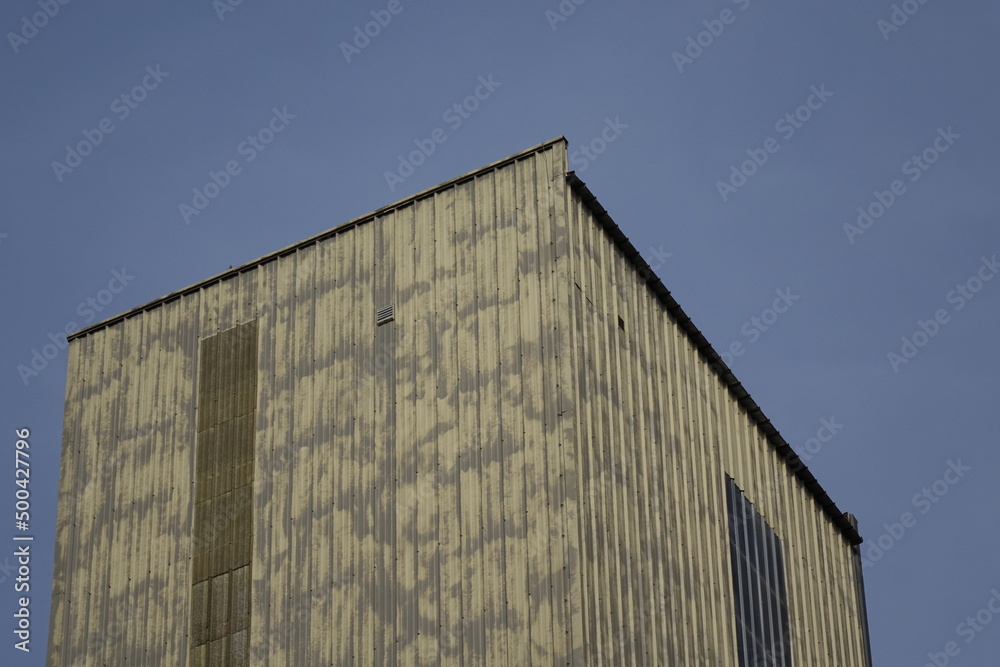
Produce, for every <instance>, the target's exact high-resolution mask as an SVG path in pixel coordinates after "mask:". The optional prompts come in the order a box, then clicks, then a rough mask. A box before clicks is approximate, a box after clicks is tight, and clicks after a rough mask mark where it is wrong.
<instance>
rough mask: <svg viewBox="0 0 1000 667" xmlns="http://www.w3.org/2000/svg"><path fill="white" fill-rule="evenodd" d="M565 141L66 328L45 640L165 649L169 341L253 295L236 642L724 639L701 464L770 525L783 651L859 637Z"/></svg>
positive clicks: (725, 647)
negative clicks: (728, 480)
mask: <svg viewBox="0 0 1000 667" xmlns="http://www.w3.org/2000/svg"><path fill="white" fill-rule="evenodd" d="M566 169H567V160H566V152H565V144H564V142H563V141H562V140H556V141H553V142H548V143H546V144H543V145H541V146H539V147H536V148H534V149H531V150H529V151H526V152H524V153H523V154H521V155H519V156H516V158H515V159H510V160H506V161H502V162H500V163H496V164H494V165H491V166H490V167H489V168H487V169H484V170H481V171H479V172H476V173H474V174H470V175H467V176H466V177H462V178H460V179H456V180H454V181H451V182H449V183H448V184H445V185H444V186H441V187H439V188H437V189H435V190H432V191H429V192H427V193H423V194H421V195H419V196H417V197H415V198H412V199H411V200H408V201H406V202H402V203H400V204H397V205H393V206H391V207H387V208H385V209H382V210H380V211H379V212H377V213H376V214H374V215H372V216H369V217H366V218H364V219H359V221H355V222H354V223H350V224H348V225H345V226H342V227H341V228H338V229H336V230H334V231H333V232H329V233H325V234H323V235H320V236H318V237H315V238H314V239H311V240H309V241H307V242H304V243H302V244H299V245H297V246H295V247H291V248H288V249H285V250H283V251H280V252H279V253H275V254H274V255H271V256H268V257H267V258H263V259H262V260H260V261H258V262H254V263H252V264H248V265H246V266H244V267H240V268H239V269H236V270H234V271H231V272H228V273H227V274H225V275H224V276H222V277H219V278H217V279H213V280H212V281H209V282H206V283H203V284H201V285H200V286H196V287H195V288H189V289H187V290H184V291H183V292H180V293H177V294H175V295H172V296H170V297H168V298H166V299H165V301H164V302H162V303H160V304H151V305H148V306H145V307H142V308H139V309H136V310H135V311H131V312H130V313H129V314H128V316H127V317H125V318H116V319H113V320H111V321H109V322H106V323H103V324H102V325H100V326H98V327H94V328H92V329H90V330H88V331H87V332H84V333H83V334H80V335H78V336H76V337H75V338H74V340H73V341H72V344H71V350H70V374H69V384H68V387H67V409H66V423H65V428H64V451H63V461H62V466H63V467H62V475H63V476H62V480H61V487H60V498H61V504H60V510H59V523H58V527H57V531H58V532H57V555H56V584H55V586H54V596H53V608H52V609H53V611H52V618H53V623H52V634H51V638H50V658H49V662H50V664H53V665H61V664H77V663H79V664H101V663H102V662H107V663H108V664H119V663H120V662H121V661H122V660H123V658H124V657H125V656H126V655H128V657H129V662H131V663H135V664H140V665H141V664H149V665H161V664H162V665H176V664H184V661H185V660H186V656H187V654H188V650H189V642H188V633H189V626H190V609H191V604H192V599H191V594H190V591H191V581H192V579H191V577H192V569H191V568H192V557H193V553H192V546H191V544H192V535H191V531H192V521H193V517H194V498H193V496H194V476H193V471H194V469H195V432H196V416H197V411H196V401H195V399H196V395H195V391H196V387H197V369H198V348H199V341H200V340H203V339H205V338H208V337H210V336H213V335H215V334H218V333H219V332H220V331H225V330H227V329H230V328H232V327H235V326H237V325H239V324H242V323H245V322H248V321H250V320H254V319H256V320H257V322H258V327H259V330H260V339H259V345H260V347H259V354H258V367H257V371H256V372H257V380H256V385H257V405H256V412H255V436H254V437H255V452H254V482H253V496H254V512H253V522H254V523H253V546H252V549H253V565H252V584H251V587H252V596H251V616H252V619H253V620H252V627H253V632H252V633H251V644H250V664H251V665H264V664H271V665H320V664H331V665H340V664H407V665H408V664H422V663H435V664H438V663H440V664H509V665H522V664H556V663H558V664H572V665H577V664H683V665H695V664H720V665H731V664H734V663H733V660H734V656H735V653H734V650H735V649H734V647H733V640H732V634H733V615H732V610H731V608H730V607H729V605H730V604H731V603H730V602H729V600H730V598H731V592H730V584H729V581H730V571H729V569H728V567H729V564H728V546H727V532H726V531H727V528H726V522H725V518H726V517H725V510H724V507H725V496H724V487H723V482H724V478H723V475H724V473H725V472H729V473H730V474H732V475H733V477H735V478H736V479H737V481H739V482H740V483H741V485H743V488H746V489H747V494H748V496H749V497H750V498H751V499H752V500H753V501H754V502H755V503H756V504H757V507H758V508H759V509H760V511H761V513H762V514H763V515H764V516H765V517H767V518H768V521H769V523H770V524H771V525H772V526H774V527H775V530H776V531H777V532H778V534H779V535H781V537H782V539H783V540H784V542H785V544H786V549H787V551H786V553H787V556H788V561H789V573H788V580H789V589H790V595H791V596H793V601H792V614H793V617H794V619H793V626H794V627H795V628H796V631H797V632H799V633H800V635H799V636H798V637H797V644H796V647H797V649H796V650H798V651H801V655H798V654H797V655H796V660H797V661H800V662H801V663H802V664H816V665H824V664H838V665H853V664H861V663H860V662H856V661H854V659H853V657H851V656H852V655H853V653H851V651H853V650H854V649H853V647H854V646H856V645H858V644H857V643H855V641H854V639H855V638H856V637H857V636H858V633H857V631H856V629H854V628H853V627H850V623H851V622H852V620H851V616H850V614H849V613H848V612H845V611H844V610H843V609H841V608H840V607H836V608H835V605H833V604H832V603H830V604H827V602H820V603H817V602H815V601H817V600H828V599H829V596H830V594H831V591H841V592H842V595H843V596H844V598H843V600H844V602H843V604H842V605H841V606H843V605H849V604H851V603H852V601H853V600H854V590H855V588H854V587H853V585H852V584H853V580H852V579H850V567H849V566H850V561H849V558H848V554H849V550H848V548H847V544H846V542H845V541H844V540H843V539H842V538H841V537H840V535H839V533H838V532H837V530H836V529H835V528H834V527H833V526H832V525H831V524H830V521H829V518H828V517H827V516H826V515H824V514H823V513H822V512H820V511H818V509H817V507H816V504H815V503H814V502H813V501H812V499H811V496H810V495H809V494H808V493H807V491H806V490H805V489H804V488H802V487H801V485H800V484H799V483H798V482H797V481H796V480H795V479H794V478H791V477H790V476H789V473H788V472H787V469H786V468H785V467H783V465H784V464H781V465H779V464H778V462H777V461H776V456H775V453H774V451H773V450H772V449H769V446H768V444H767V442H766V441H765V440H764V439H763V436H762V435H761V434H760V432H759V430H758V429H757V428H756V426H755V424H754V422H753V421H752V420H751V419H750V418H749V417H747V415H746V414H744V413H743V412H741V409H740V407H739V406H738V404H737V403H736V401H735V400H734V399H733V397H732V395H731V394H730V393H729V392H728V391H727V390H726V388H725V387H724V386H722V384H721V383H720V382H719V380H718V379H717V376H716V375H714V374H713V373H711V371H710V370H709V369H708V367H707V366H706V364H705V362H704V361H703V360H702V359H701V358H700V357H699V355H698V352H697V351H696V350H695V349H694V347H693V345H692V343H691V342H690V338H689V337H688V336H687V335H686V334H685V333H684V332H682V331H681V330H680V329H679V328H678V327H677V326H676V325H674V324H673V323H672V322H671V321H670V318H669V317H668V316H667V314H666V312H665V310H664V308H663V306H662V304H660V303H659V302H657V301H656V300H655V299H654V298H653V296H652V295H651V294H650V292H649V289H648V288H647V287H646V286H645V285H644V284H642V283H641V281H638V280H636V278H635V276H634V268H632V265H631V264H630V263H629V261H628V260H627V259H625V257H624V256H623V255H622V253H621V251H620V250H619V249H618V248H617V247H616V246H615V245H614V244H613V243H612V241H611V239H610V238H609V236H608V234H607V233H606V232H605V231H604V229H603V228H602V227H600V226H599V225H598V224H596V223H595V220H594V218H593V213H592V212H591V210H590V208H588V206H585V205H584V204H583V203H582V202H581V201H580V199H579V197H578V196H577V195H576V194H575V193H574V192H573V191H572V190H571V189H570V188H569V187H568V184H567V181H566V176H565V174H566ZM612 277H613V281H611V282H609V279H611V278H612ZM387 305H394V306H395V321H393V322H391V323H388V324H385V325H382V326H376V324H375V312H376V310H377V309H378V308H380V307H383V306H387ZM619 317H621V318H622V320H623V324H624V327H625V328H624V331H623V330H622V329H621V328H619V324H618V318H619ZM103 469H107V470H109V472H108V474H106V475H101V471H102V470H103ZM96 476H99V478H95V477H96ZM720 508H723V509H720ZM125 526H128V529H126V528H125ZM126 531H128V532H126ZM129 535H132V536H135V538H136V539H131V540H130V539H128V536H129ZM796 596H797V597H796ZM807 601H812V602H809V603H807ZM817 605H818V606H817ZM121 609H126V613H125V614H124V615H122V612H121ZM833 611H836V613H837V614H840V616H839V617H837V618H836V619H835V620H833V621H831V620H829V619H826V618H823V617H822V614H824V613H828V612H833ZM841 617H842V618H841ZM112 619H115V620H116V621H117V622H118V623H119V624H120V626H121V628H122V632H121V636H120V637H115V638H113V639H112V638H109V637H108V636H107V635H106V634H105V633H104V629H105V628H106V627H108V623H109V622H111V621H112ZM838 642H839V644H838ZM828 653H829V655H832V656H843V661H841V662H837V661H836V660H834V659H833V658H830V657H828ZM820 655H822V656H823V657H822V658H820V657H819V656H820ZM806 656H808V657H810V658H813V659H814V661H813V662H809V661H808V660H806ZM824 660H828V662H823V661H824Z"/></svg>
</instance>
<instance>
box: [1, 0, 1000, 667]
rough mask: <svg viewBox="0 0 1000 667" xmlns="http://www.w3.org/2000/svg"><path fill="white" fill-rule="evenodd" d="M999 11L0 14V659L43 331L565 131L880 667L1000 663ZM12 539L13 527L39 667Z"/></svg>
mask: <svg viewBox="0 0 1000 667" xmlns="http://www.w3.org/2000/svg"><path fill="white" fill-rule="evenodd" d="M46 11H47V12H48V14H51V16H49V15H47V14H46ZM372 12H375V14H372ZM390 19H391V20H390ZM998 19H1000V6H998V5H996V4H995V3H985V2H977V3H948V2H944V1H943V0H921V1H920V2H918V1H917V0H906V1H905V2H902V1H899V2H897V3H896V5H895V9H894V5H893V3H892V2H890V1H889V0H883V1H878V0H866V1H864V2H861V1H860V0H854V1H851V2H837V3H832V2H817V1H808V2H795V3H769V2H764V1H763V0H713V1H712V2H694V1H691V0H684V1H680V2H669V3H660V2H651V1H645V2H639V1H628V0H625V1H619V2H611V1H610V0H584V1H581V0H563V2H562V3H561V4H560V2H559V0H538V1H533V2H527V1H524V0H512V1H508V2H503V3H499V2H497V3H457V2H450V3H449V2H429V1H426V0H399V2H398V3H397V2H390V1H389V0H376V1H374V2H338V3H326V2H322V3H321V2H308V1H306V2H293V3H276V2H264V1H263V0H243V1H242V2H239V3H238V4H237V0H216V1H215V2H213V1H212V0H199V1H198V2H181V3H152V2H134V1H133V2H124V1H121V0H111V1H105V2H100V3H87V2H82V1H76V2H72V1H69V0H8V1H7V2H5V3H3V6H2V8H0V29H2V33H3V34H4V35H5V36H4V42H3V44H0V90H2V92H3V96H4V102H3V104H2V107H0V109H2V110H0V114H2V120H3V123H2V127H3V130H2V131H3V156H2V161H0V193H2V199H0V205H2V215H0V278H2V285H3V299H4V301H3V309H2V312H3V315H4V317H3V323H2V325H0V341H2V343H0V350H2V355H3V363H2V364H0V373H2V374H0V377H2V378H3V379H2V381H0V404H2V406H3V410H2V413H0V422H2V431H0V432H2V437H0V448H2V451H7V452H8V454H7V455H6V457H5V460H6V461H7V464H6V467H5V468H3V469H0V514H4V513H6V514H5V515H6V516H8V517H9V519H10V520H9V522H8V523H6V524H0V579H2V581H0V618H2V619H7V620H0V664H5V665H42V664H43V662H44V652H45V646H46V640H47V630H48V612H49V597H50V594H51V572H52V542H53V532H54V525H55V505H56V495H57V493H56V489H57V482H58V474H59V471H58V462H59V451H60V440H61V423H62V407H63V406H62V403H63V397H64V387H65V380H66V353H65V351H64V350H63V349H62V343H61V342H60V343H54V342H52V341H53V340H59V334H61V333H62V332H64V331H65V330H66V329H67V328H69V329H73V328H74V327H80V326H83V325H85V324H87V323H90V322H93V321H96V320H98V319H102V318H104V317H105V316H108V315H112V314H116V313H118V312H121V311H124V310H127V309H129V308H132V307H134V306H136V305H139V304H142V303H144V302H146V301H149V300H151V299H154V298H156V297H158V296H161V295H163V294H166V293H168V292H171V291H173V290H176V289H178V288H181V287H184V286H187V285H189V284H191V283H194V282H197V281H199V280H201V279H203V278H206V277H208V276H210V275H214V274H216V273H218V272H220V271H222V270H225V269H226V268H228V267H229V266H230V265H239V264H241V263H243V262H246V261H248V260H251V259H253V258H256V257H258V256H260V255H263V254H266V253H268V252H270V251H272V250H275V249H277V248H279V247H283V246H286V245H288V244H291V243H294V242H296V241H299V240H301V239H303V238H306V237H308V236H310V235H312V234H315V233H317V232H320V231H322V230H324V229H328V228H330V227H333V226H335V225H337V224H338V223H341V222H344V221H346V220H349V219H351V218H354V217H356V216H358V215H361V214H364V213H366V212H368V211H371V210H373V209H375V208H378V207H380V206H382V205H385V204H388V203H391V202H392V201H395V200H397V199H401V198H403V197H405V196H407V195H409V194H412V193H414V192H417V191H419V190H422V189H424V188H427V187H430V186H433V185H435V184H437V183H440V182H442V181H444V180H447V179H449V178H451V177H453V176H456V175H458V174H461V173H464V172H467V171H470V170H473V169H475V168H478V167H480V166H482V165H485V164H487V163H489V162H492V161H494V160H497V159H499V158H502V157H505V156H507V155H510V154H512V153H515V152H518V151H520V150H522V149H524V148H527V147H529V146H532V145H535V144H537V143H540V142H542V141H545V140H547V139H550V138H552V137H555V136H558V135H565V136H566V137H567V138H568V139H569V141H570V150H571V155H572V161H573V168H575V169H576V171H577V173H578V174H579V175H580V177H581V178H582V179H583V180H584V181H586V182H587V184H588V185H589V186H590V188H591V189H592V190H593V192H594V193H595V194H596V195H597V196H598V197H599V198H600V199H601V202H602V203H603V205H604V206H605V207H606V208H607V209H608V210H609V211H610V213H611V215H612V216H613V217H614V218H615V220H616V221H617V222H618V223H619V225H620V226H621V227H622V229H623V230H624V232H625V233H626V234H627V235H628V236H629V237H630V238H631V240H632V241H633V243H634V244H635V245H636V247H637V248H638V249H639V250H640V251H641V252H642V253H643V255H644V257H645V258H646V259H647V260H648V261H649V262H650V264H652V265H654V267H657V271H658V273H659V275H660V276H661V277H662V279H663V281H664V282H665V284H666V285H667V287H668V288H669V289H670V290H671V291H672V292H673V293H674V295H675V297H676V298H677V300H678V301H679V302H680V304H681V305H682V306H683V307H684V308H685V310H686V311H687V312H688V313H689V314H690V315H691V317H692V318H693V319H694V321H695V323H696V324H697V326H698V327H699V328H700V329H702V330H703V331H704V332H705V334H706V336H707V337H708V339H709V340H710V341H711V342H712V343H713V345H714V346H715V347H716V349H717V350H718V351H719V352H720V353H726V354H728V355H729V356H728V357H727V359H729V360H731V365H732V368H733V370H734V371H735V373H736V375H737V377H739V378H740V379H741V380H742V382H743V383H744V385H745V386H746V387H747V389H748V390H749V391H750V392H751V394H752V395H753V396H754V398H755V399H756V400H757V401H758V402H759V403H760V405H761V406H762V407H763V409H764V411H765V413H766V414H767V415H768V416H769V417H770V418H771V420H772V421H773V422H774V424H775V425H776V426H777V427H778V429H779V430H780V431H781V433H782V434H783V435H784V437H785V438H786V439H787V440H788V441H789V442H790V443H792V445H793V446H794V447H795V448H796V449H797V450H798V451H800V452H801V453H805V454H808V455H809V457H810V458H809V466H810V468H811V470H812V471H813V472H814V473H815V475H816V476H817V477H818V479H819V480H820V482H821V483H822V484H823V485H824V487H825V488H826V489H827V491H828V492H829V493H830V495H831V496H832V498H833V499H834V500H835V501H836V502H837V503H838V505H839V506H840V507H841V508H842V509H844V510H847V511H850V512H853V513H855V514H856V515H857V516H858V518H859V520H860V529H861V532H862V534H863V535H864V536H865V537H866V544H865V554H866V559H867V560H868V561H869V563H870V566H868V567H866V570H865V578H866V585H867V591H868V605H869V612H870V617H871V632H872V642H873V647H874V654H875V663H876V664H877V665H879V666H885V665H892V666H895V665H901V666H909V665H912V666H914V667H920V666H922V665H924V664H934V663H933V662H930V660H931V659H930V658H929V657H928V654H931V655H932V656H933V655H935V654H939V655H938V656H937V660H938V663H937V664H943V663H942V662H941V661H942V659H943V658H942V656H941V655H940V654H943V653H945V652H946V651H949V650H950V651H951V655H950V656H947V660H948V664H951V665H959V666H968V667H980V666H983V665H994V664H996V656H997V655H1000V617H997V618H994V614H993V613H992V612H990V611H989V610H988V609H989V604H990V603H991V598H992V597H993V596H994V595H996V596H997V599H996V600H995V601H993V602H992V605H993V607H994V609H1000V592H998V593H995V591H1000V569H998V567H997V563H998V562H1000V561H998V557H997V554H998V552H1000V537H998V535H1000V530H998V528H1000V526H998V523H1000V514H998V511H997V510H998V508H1000V500H998V496H997V492H996V491H997V483H996V480H997V474H998V472H1000V451H998V447H997V444H998V428H997V427H998V423H997V422H998V412H1000V411H998V410H997V398H998V390H997V366H998V361H1000V352H998V347H997V344H996V342H997V328H998V324H1000V316H998V312H1000V278H998V277H997V275H996V274H997V273H998V272H1000V266H998V265H997V264H996V261H997V258H998V257H1000V233H998V211H997V209H998V206H997V204H996V201H997V200H996V196H995V193H996V191H997V187H996V178H997V175H998V169H997V159H998V157H997V156H998V155H1000V133H998V130H997V118H998V110H1000V109H998V107H1000V103H998V102H1000V100H998V92H997V87H996V81H995V75H994V70H995V67H996V65H997V63H998V54H1000V45H998V42H997V39H996V35H997V33H998V27H1000V25H998V23H1000V21H998ZM378 20H381V21H382V23H384V24H385V25H378V24H370V25H368V24H369V22H372V21H378ZM366 29H367V31H368V32H369V33H370V34H372V35H374V36H367V35H364V32H365V30H366ZM477 93H478V98H477V97H476V96H477ZM470 96H471V98H470ZM455 105H459V106H458V108H457V109H456V106H455ZM435 131H437V132H435ZM435 138H436V139H437V140H438V141H435ZM442 139H443V141H442ZM421 146H422V147H423V150H424V152H425V153H430V155H428V156H423V155H420V156H417V159H416V160H415V161H417V162H420V163H421V164H419V166H416V167H415V168H414V169H413V170H412V173H411V172H410V169H409V165H401V164H400V156H401V155H403V156H405V157H406V160H407V161H409V157H408V156H409V155H410V154H411V153H412V152H413V151H417V150H420V147H421ZM431 147H433V152H432V153H431V151H430V148H431ZM227 167H228V168H229V170H230V171H229V173H226V170H227ZM387 172H389V173H390V174H394V175H389V176H387ZM213 173H214V174H215V177H214V178H215V183H216V184H217V187H212V185H209V184H212V182H213V177H212V176H211V174H213ZM223 184H224V185H223ZM206 186H207V187H206ZM196 189H197V190H198V193H196V192H195V190H196ZM206 190H207V191H206ZM991 192H992V193H994V194H992V195H991V194H990V193H991ZM202 197H204V198H202ZM990 202H993V203H990ZM859 208H860V209H861V211H860V212H859ZM778 310H782V311H784V312H780V313H779V312H778ZM904 339H905V340H904ZM47 345H49V346H50V347H48V348H46V346H47ZM36 352H37V355H38V356H36ZM890 355H894V356H890ZM47 357H51V358H47ZM33 358H34V365H35V368H32V363H33ZM19 367H23V368H21V369H20V370H19ZM28 369H30V372H29V370H28ZM19 428H28V429H30V432H31V435H30V438H29V440H30V444H31V449H30V453H31V456H32V458H31V459H30V463H31V468H30V470H31V481H30V492H31V497H30V503H31V510H30V514H31V516H30V529H29V531H27V532H26V533H21V532H20V531H18V530H17V529H16V528H15V525H14V517H13V514H14V511H15V507H14V503H15V491H16V489H17V487H16V486H15V478H14V474H15V473H14V467H15V455H14V450H15V446H16V445H15V442H16V439H17V438H16V435H15V429H19ZM810 439H812V440H810ZM896 524H899V525H898V526H897V525H896ZM3 526H6V527H3ZM15 534H22V535H23V534H30V535H33V536H34V537H35V541H34V542H33V543H32V547H31V549H32V558H31V563H30V568H31V573H30V586H31V590H30V596H31V603H30V610H31V626H30V627H31V632H32V634H31V643H30V648H31V652H30V654H24V653H22V652H20V651H17V650H15V649H14V647H13V644H14V641H15V638H14V634H13V628H14V623H13V619H12V614H13V613H14V610H15V604H16V603H15V600H16V597H18V596H17V595H16V594H15V592H14V585H15V583H16V582H15V577H16V574H15V573H14V570H13V569H12V565H14V564H15V560H16V559H15V558H14V556H13V552H14V548H15V546H14V544H15V543H14V542H13V540H12V537H13V536H14V535H15ZM4 544H6V545H7V546H3V545H4ZM879 546H881V547H882V550H881V551H879V550H877V547H879ZM873 548H876V550H874V551H872V549H873ZM977 614H978V616H979V618H978V620H976V617H977ZM967 619H971V623H970V621H968V620H967ZM949 642H953V643H954V644H953V645H951V646H949Z"/></svg>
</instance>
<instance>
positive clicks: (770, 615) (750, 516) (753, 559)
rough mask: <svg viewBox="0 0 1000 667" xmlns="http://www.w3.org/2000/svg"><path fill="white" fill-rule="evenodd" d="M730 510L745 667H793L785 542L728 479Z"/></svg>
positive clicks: (738, 625)
mask: <svg viewBox="0 0 1000 667" xmlns="http://www.w3.org/2000/svg"><path fill="white" fill-rule="evenodd" d="M726 504H727V507H728V509H729V551H730V555H731V556H732V561H733V591H734V593H735V595H736V599H735V600H734V601H733V602H734V607H735V609H736V644H737V647H738V649H739V656H740V667H791V665H792V650H791V635H790V633H789V630H788V593H787V591H786V589H785V565H784V562H785V561H784V556H783V555H782V552H781V541H780V540H779V539H778V536H777V535H775V534H774V531H773V530H772V529H771V527H770V526H768V525H767V522H766V521H764V517H762V516H761V515H760V514H759V513H758V512H757V510H756V508H754V506H753V504H752V503H751V502H750V501H749V500H747V498H746V496H745V495H743V492H742V491H741V490H740V489H739V488H738V487H737V486H736V483H735V482H734V481H733V480H732V478H731V477H728V476H727V477H726Z"/></svg>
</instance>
